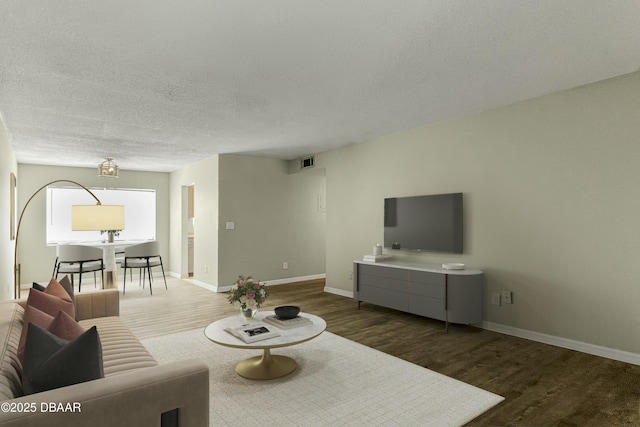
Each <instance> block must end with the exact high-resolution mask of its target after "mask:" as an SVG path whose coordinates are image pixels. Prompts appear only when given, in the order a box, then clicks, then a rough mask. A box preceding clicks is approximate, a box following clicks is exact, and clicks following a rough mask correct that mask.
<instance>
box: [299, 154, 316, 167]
mask: <svg viewBox="0 0 640 427" xmlns="http://www.w3.org/2000/svg"><path fill="white" fill-rule="evenodd" d="M314 165H315V157H314V156H309V157H305V158H304V159H302V160H300V169H308V168H312V167H313V166H314Z"/></svg>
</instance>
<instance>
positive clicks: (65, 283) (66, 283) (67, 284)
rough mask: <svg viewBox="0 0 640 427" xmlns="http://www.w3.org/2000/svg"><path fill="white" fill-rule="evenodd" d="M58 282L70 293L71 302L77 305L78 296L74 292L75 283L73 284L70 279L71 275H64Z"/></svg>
mask: <svg viewBox="0 0 640 427" xmlns="http://www.w3.org/2000/svg"><path fill="white" fill-rule="evenodd" d="M58 283H60V285H62V287H63V288H64V290H65V291H67V293H68V294H69V298H71V302H72V303H73V305H74V307H75V305H76V296H75V295H74V294H73V285H71V280H69V276H64V277H63V278H62V279H61V280H60V281H59V282H58ZM76 320H77V319H76Z"/></svg>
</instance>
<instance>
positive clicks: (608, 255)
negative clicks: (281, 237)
mask: <svg viewBox="0 0 640 427" xmlns="http://www.w3.org/2000/svg"><path fill="white" fill-rule="evenodd" d="M639 118H640V73H634V74H631V75H627V76H624V77H621V78H617V79H612V80H608V81H604V82H600V83H596V84H593V85H589V86H584V87H581V88H577V89H574V90H569V91H565V92H560V93H556V94H551V95H548V96H544V97H541V98H537V99H534V100H531V101H527V102H523V103H519V104H516V105H512V106H509V107H505V108H501V109H496V110H493V111H488V112H484V113H480V114H476V115H473V116H469V117H465V118H461V119H458V120H452V121H449V122H446V123H441V124H437V125H433V126H428V127H423V128H419V129H414V130H410V131H407V132H403V133H399V134H396V135H391V136H388V137H385V138H381V139H378V140H375V141H370V142H366V143H363V144H358V145H352V146H350V147H347V148H344V149H340V150H334V151H330V152H327V153H323V154H321V155H319V156H316V164H317V165H319V166H321V167H326V174H327V209H328V210H327V286H329V287H333V288H337V289H342V290H345V291H351V287H352V284H351V280H350V279H349V278H348V275H349V273H350V272H351V270H352V260H353V259H360V258H361V257H362V255H363V254H365V253H369V252H370V251H371V246H372V245H374V244H376V243H378V242H380V243H382V237H383V199H384V198H385V197H392V196H407V195H419V194H438V193H446V192H463V193H464V203H465V208H464V210H465V212H464V213H465V247H464V254H463V255H445V254H423V255H407V254H401V255H398V257H402V258H408V259H412V260H418V261H422V262H429V263H441V262H448V261H454V262H463V263H466V264H467V265H468V266H470V267H473V268H479V269H482V270H484V271H485V273H486V285H485V320H486V321H489V322H495V323H497V324H502V325H508V326H511V327H515V328H522V329H524V330H529V331H535V332H539V333H544V334H549V335H553V336H558V337H563V338H566V339H570V340H576V341H581V342H586V343H591V344H595V345H599V346H604V347H609V348H613V349H619V350H623V351H629V352H633V353H640V309H639V308H638V301H640V274H639V273H638V268H637V264H638V260H639V259H640V226H638V224H639V221H640V220H639V218H640V185H638V184H639V183H640V167H638V165H640V120H639ZM501 290H511V291H513V296H514V304H513V305H503V306H494V305H490V295H491V293H492V292H499V291H501Z"/></svg>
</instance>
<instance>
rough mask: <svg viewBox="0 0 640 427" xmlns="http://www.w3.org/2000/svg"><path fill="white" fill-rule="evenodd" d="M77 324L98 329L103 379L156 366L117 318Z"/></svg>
mask: <svg viewBox="0 0 640 427" xmlns="http://www.w3.org/2000/svg"><path fill="white" fill-rule="evenodd" d="M79 323H80V325H81V326H83V327H85V328H89V327H91V326H94V325H95V326H97V327H98V332H99V333H100V340H101V341H102V360H103V365H104V375H105V377H109V376H111V375H117V374H121V373H124V372H127V371H129V370H131V369H137V368H147V367H151V366H156V365H157V364H158V362H156V360H155V359H154V358H153V356H151V354H150V353H149V352H148V351H147V349H146V348H145V347H144V346H143V345H142V344H141V343H140V341H138V339H137V338H136V337H135V336H134V335H133V333H132V332H131V331H130V330H129V329H128V328H127V327H126V326H125V325H124V323H122V321H121V320H120V318H119V317H115V316H112V317H99V318H96V319H87V320H81V321H80V322H79Z"/></svg>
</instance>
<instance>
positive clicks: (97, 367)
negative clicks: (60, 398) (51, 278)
mask: <svg viewBox="0 0 640 427" xmlns="http://www.w3.org/2000/svg"><path fill="white" fill-rule="evenodd" d="M27 327H28V328H29V333H28V336H27V342H26V345H25V349H24V363H23V366H22V386H23V389H24V392H25V394H33V393H39V392H41V391H46V390H51V389H54V388H59V387H64V386H67V385H72V384H78V383H81V382H85V381H91V380H96V379H98V378H104V370H103V366H102V348H101V345H100V336H99V334H98V330H97V328H96V327H95V326H94V327H92V328H90V329H89V330H87V331H86V332H84V333H83V334H82V335H80V336H79V337H77V338H76V339H74V340H72V341H67V340H63V339H62V338H59V337H57V336H55V335H54V334H52V333H51V332H49V331H47V330H45V329H43V328H41V327H39V326H37V325H34V324H33V323H29V324H28V325H27Z"/></svg>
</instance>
